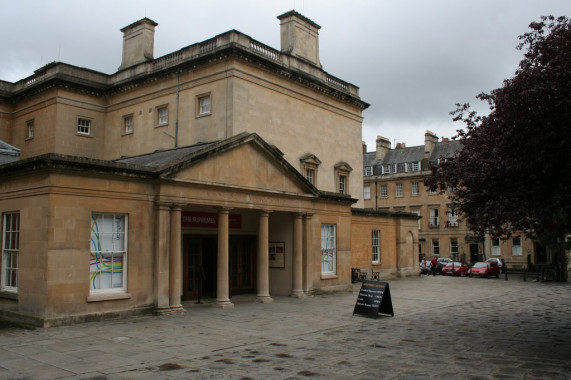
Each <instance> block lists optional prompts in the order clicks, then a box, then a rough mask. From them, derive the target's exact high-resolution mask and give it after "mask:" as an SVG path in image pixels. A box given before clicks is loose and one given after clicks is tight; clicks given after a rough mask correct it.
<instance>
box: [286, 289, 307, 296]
mask: <svg viewBox="0 0 571 380" xmlns="http://www.w3.org/2000/svg"><path fill="white" fill-rule="evenodd" d="M289 296H290V297H294V298H305V297H307V294H305V292H304V291H303V290H293V291H292V292H291V294H290V295H289Z"/></svg>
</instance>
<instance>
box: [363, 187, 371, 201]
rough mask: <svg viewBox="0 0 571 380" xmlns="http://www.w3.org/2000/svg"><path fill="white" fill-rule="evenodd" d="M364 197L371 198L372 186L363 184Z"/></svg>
mask: <svg viewBox="0 0 571 380" xmlns="http://www.w3.org/2000/svg"><path fill="white" fill-rule="evenodd" d="M363 199H371V186H370V185H365V186H363Z"/></svg>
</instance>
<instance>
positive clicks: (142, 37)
mask: <svg viewBox="0 0 571 380" xmlns="http://www.w3.org/2000/svg"><path fill="white" fill-rule="evenodd" d="M157 25H159V24H157V23H156V22H154V21H153V20H150V19H148V18H146V17H145V18H143V19H141V20H139V21H136V22H134V23H132V24H131V25H127V26H126V27H124V28H123V29H121V32H123V59H122V61H121V66H119V70H123V69H126V68H128V67H131V66H134V65H137V64H139V63H142V62H146V61H152V60H153V50H154V45H155V26H157Z"/></svg>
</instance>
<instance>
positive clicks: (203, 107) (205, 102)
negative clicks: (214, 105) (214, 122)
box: [198, 95, 210, 116]
mask: <svg viewBox="0 0 571 380" xmlns="http://www.w3.org/2000/svg"><path fill="white" fill-rule="evenodd" d="M198 115H199V116H203V115H210V95H201V96H199V97H198Z"/></svg>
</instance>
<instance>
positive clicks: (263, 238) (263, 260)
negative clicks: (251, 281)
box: [257, 211, 273, 302]
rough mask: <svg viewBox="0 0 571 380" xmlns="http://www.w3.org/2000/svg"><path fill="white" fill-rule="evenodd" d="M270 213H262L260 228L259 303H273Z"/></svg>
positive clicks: (258, 263)
mask: <svg viewBox="0 0 571 380" xmlns="http://www.w3.org/2000/svg"><path fill="white" fill-rule="evenodd" d="M269 215H270V213H269V212H268V211H261V212H260V222H259V227H258V260H257V267H258V269H257V275H258V277H257V280H258V281H257V286H258V296H257V300H258V302H272V301H273V299H272V297H270V265H269V258H268V253H269V252H268V249H269V248H268V239H269V233H268V220H269Z"/></svg>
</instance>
